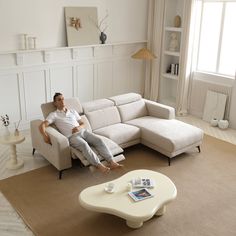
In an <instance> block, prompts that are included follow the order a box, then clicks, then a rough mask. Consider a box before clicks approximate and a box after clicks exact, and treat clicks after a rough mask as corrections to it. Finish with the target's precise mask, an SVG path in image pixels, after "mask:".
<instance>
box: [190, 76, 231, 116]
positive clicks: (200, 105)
mask: <svg viewBox="0 0 236 236" xmlns="http://www.w3.org/2000/svg"><path fill="white" fill-rule="evenodd" d="M207 90H211V91H214V92H218V93H223V94H225V95H227V100H226V107H225V114H224V118H225V119H229V111H230V101H231V94H232V86H230V85H224V84H219V83H211V82H208V81H205V80H199V79H198V80H196V79H195V80H193V83H192V88H191V96H190V97H191V99H190V113H191V114H193V115H196V116H198V117H202V115H203V111H204V105H205V100H206V94H207Z"/></svg>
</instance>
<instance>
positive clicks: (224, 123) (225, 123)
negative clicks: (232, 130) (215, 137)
mask: <svg viewBox="0 0 236 236" xmlns="http://www.w3.org/2000/svg"><path fill="white" fill-rule="evenodd" d="M218 126H219V128H220V129H227V128H228V127H229V122H228V121H227V120H219V122H218Z"/></svg>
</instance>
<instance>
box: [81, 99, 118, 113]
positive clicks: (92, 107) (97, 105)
mask: <svg viewBox="0 0 236 236" xmlns="http://www.w3.org/2000/svg"><path fill="white" fill-rule="evenodd" d="M82 106H83V109H84V113H85V114H86V113H88V112H92V111H96V110H100V109H104V108H107V107H112V106H114V102H112V101H111V100H108V99H105V98H104V99H97V100H94V101H90V102H85V103H83V104H82Z"/></svg>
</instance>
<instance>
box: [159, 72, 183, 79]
mask: <svg viewBox="0 0 236 236" xmlns="http://www.w3.org/2000/svg"><path fill="white" fill-rule="evenodd" d="M162 76H163V77H164V78H167V79H173V80H178V78H179V76H178V75H172V74H170V73H163V74H162Z"/></svg>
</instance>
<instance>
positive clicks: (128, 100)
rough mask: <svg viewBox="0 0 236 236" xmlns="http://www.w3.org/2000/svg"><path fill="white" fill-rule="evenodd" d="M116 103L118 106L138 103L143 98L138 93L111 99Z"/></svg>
mask: <svg viewBox="0 0 236 236" xmlns="http://www.w3.org/2000/svg"><path fill="white" fill-rule="evenodd" d="M109 99H110V100H111V101H113V102H114V103H115V105H116V106H120V105H124V104H127V103H131V102H136V101H138V100H141V99H142V96H141V95H140V94H138V93H126V94H122V95H118V96H114V97H110V98H109Z"/></svg>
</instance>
